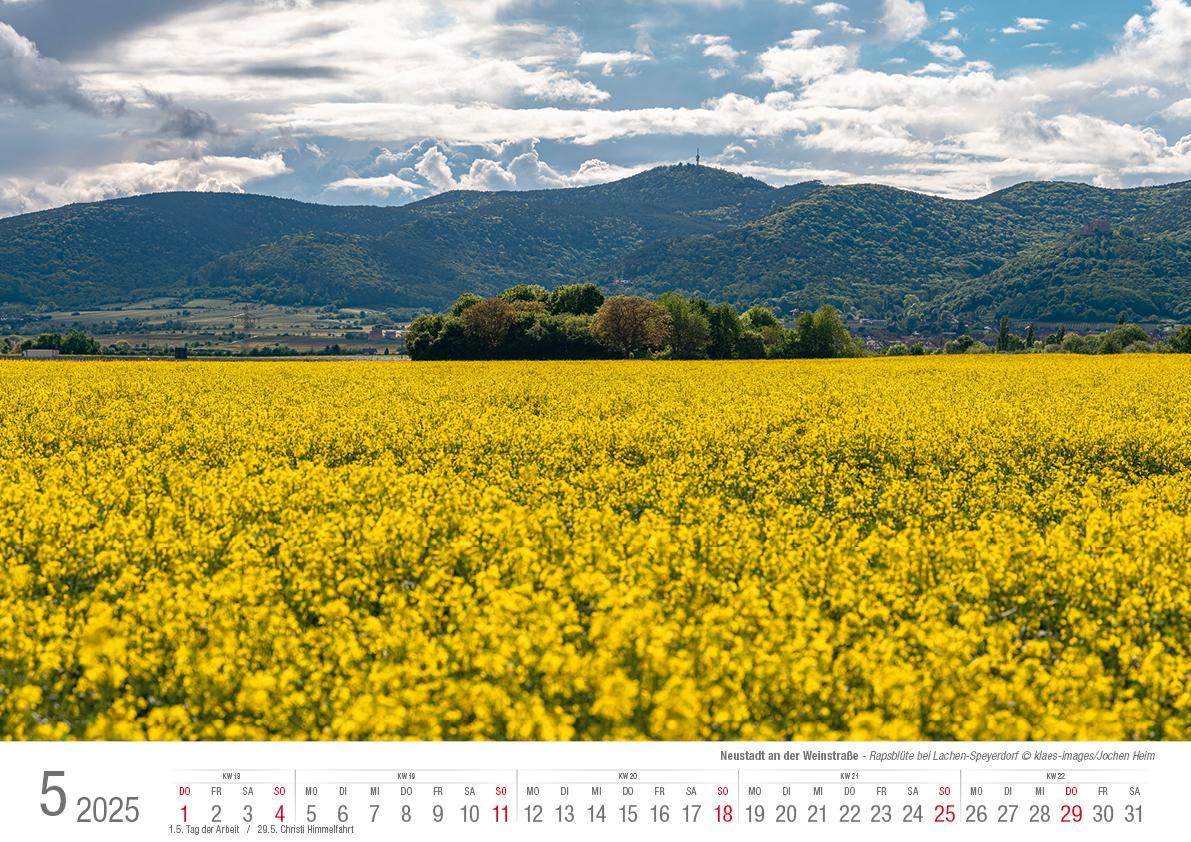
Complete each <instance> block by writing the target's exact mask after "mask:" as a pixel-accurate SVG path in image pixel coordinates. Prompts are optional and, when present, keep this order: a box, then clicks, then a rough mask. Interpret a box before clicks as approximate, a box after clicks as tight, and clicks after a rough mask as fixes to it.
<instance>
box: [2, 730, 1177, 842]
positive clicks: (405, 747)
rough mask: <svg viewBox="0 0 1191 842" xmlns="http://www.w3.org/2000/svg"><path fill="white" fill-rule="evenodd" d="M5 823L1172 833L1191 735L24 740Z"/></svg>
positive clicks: (751, 834) (365, 831) (1035, 835)
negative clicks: (995, 739)
mask: <svg viewBox="0 0 1191 842" xmlns="http://www.w3.org/2000/svg"><path fill="white" fill-rule="evenodd" d="M6 757H8V758H9V760H10V761H11V762H9V763H6V765H5V769H4V771H3V774H2V776H0V783H2V785H3V791H4V793H5V796H4V802H3V810H4V815H5V817H6V818H5V824H6V827H7V828H8V830H9V832H10V833H12V834H15V836H14V838H35V837H37V836H40V837H42V838H62V839H66V838H70V839H91V838H94V839H112V840H116V839H120V840H141V839H144V840H156V839H167V838H176V839H182V838H189V837H192V836H193V837H211V836H214V835H222V834H238V835H240V836H254V837H255V836H275V835H284V834H294V835H299V836H321V835H328V836H334V837H336V838H350V839H361V840H384V839H401V838H427V837H428V836H429V835H432V834H447V835H448V836H449V837H450V838H466V837H471V838H476V839H490V838H491V839H495V838H508V839H557V838H559V835H560V834H565V835H566V836H567V838H577V839H592V840H595V839H607V838H609V834H612V835H614V836H615V837H616V838H623V839H725V840H728V839H740V840H746V839H790V838H799V839H874V838H881V839H906V840H910V839H922V838H930V839H1004V838H1005V837H1006V835H1007V834H1008V835H1012V836H1013V838H1015V839H1055V838H1071V839H1106V840H1107V839H1120V838H1130V839H1132V838H1141V837H1142V836H1143V835H1145V836H1148V837H1152V838H1155V839H1180V838H1183V836H1184V835H1185V828H1184V823H1183V821H1182V818H1181V814H1182V806H1181V801H1180V795H1179V793H1180V787H1181V786H1182V784H1183V782H1184V780H1185V777H1186V772H1187V769H1188V768H1189V766H1188V764H1189V763H1191V755H1189V754H1188V751H1187V748H1186V746H1185V745H1182V744H1175V745H1167V744H1156V743H1136V744H1132V745H1129V746H1122V745H1120V744H1112V743H1045V742H1038V743H847V744H838V743H799V744H791V743H738V744H732V745H725V744H722V743H691V742H678V743H597V744H590V743H518V744H496V743H393V744H386V745H377V744H360V743H345V744H325V743H322V744H298V743H289V744H275V743H252V744H232V745H226V744H224V745H220V744H169V745H144V744H140V745H135V744H129V745H112V744H107V743H97V744H87V745H83V746H77V747H76V746H70V747H66V746H62V747H55V746H21V747H18V749H17V750H16V751H7V752H6Z"/></svg>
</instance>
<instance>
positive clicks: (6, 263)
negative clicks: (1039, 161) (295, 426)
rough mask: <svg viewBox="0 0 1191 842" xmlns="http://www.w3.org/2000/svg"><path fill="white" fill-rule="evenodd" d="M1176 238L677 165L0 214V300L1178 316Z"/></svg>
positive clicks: (1132, 220)
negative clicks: (430, 186)
mask: <svg viewBox="0 0 1191 842" xmlns="http://www.w3.org/2000/svg"><path fill="white" fill-rule="evenodd" d="M1110 231H1111V232H1115V233H1113V234H1111V236H1110V235H1108V234H1107V233H1106V232H1110ZM1081 232H1082V233H1081ZM1089 238H1090V239H1089ZM1188 242H1191V182H1184V183H1181V184H1171V185H1166V186H1162V187H1146V188H1138V189H1131V190H1104V189H1100V188H1096V187H1090V186H1088V185H1083V184H1068V183H1056V182H1031V183H1026V184H1019V185H1016V186H1014V187H1010V188H1008V189H1005V190H1001V191H998V192H996V193H992V194H990V195H988V196H985V197H983V198H980V199H977V200H974V201H956V200H950V199H940V198H937V197H933V196H927V195H923V194H918V193H913V192H909V191H905V190H898V189H894V188H891V187H881V186H875V185H849V186H837V187H824V186H823V185H821V184H819V183H817V182H807V183H805V184H797V185H792V186H789V187H783V188H774V187H771V186H769V185H767V184H764V183H763V182H761V181H757V180H756V179H751V178H746V177H743V176H740V175H735V174H733V173H729V172H725V171H723V170H717V169H713V168H710V167H694V166H689V165H679V166H671V167H659V168H656V169H653V170H650V171H648V172H644V173H641V174H639V175H636V176H633V177H631V178H627V179H623V180H621V181H617V182H612V183H609V184H601V185H595V186H591V187H582V188H571V189H565V190H538V191H528V192H499V193H485V192H469V191H454V192H450V193H444V194H441V195H439V196H435V197H433V198H430V199H426V200H423V201H420V202H415V203H412V204H410V205H406V206H403V207H330V206H322V205H312V204H304V203H301V202H295V201H291V200H286V199H274V198H269V197H264V196H251V195H232V194H211V193H170V194H158V195H150V196H139V197H133V198H128V199H118V200H114V201H107V202H96V203H92V204H83V205H72V206H69V207H64V208H58V209H56V210H51V211H44V212H41V213H34V214H27V215H24V216H18V217H12V218H9V219H2V220H0V303H7V304H10V305H17V306H27V307H43V308H46V307H59V308H61V307H70V308H80V307H87V306H95V305H99V304H108V303H120V302H127V301H131V300H137V299H140V298H144V297H148V296H156V295H166V296H173V297H196V296H215V297H222V298H234V299H237V300H248V301H261V302H272V303H279V304H356V305H361V306H364V305H376V306H402V307H430V308H441V307H443V306H444V305H446V304H447V303H449V302H450V301H452V300H453V299H454V298H455V297H456V296H458V295H459V293H461V292H464V291H468V290H471V291H476V292H480V293H483V294H492V293H495V292H496V291H498V290H500V289H503V288H505V287H507V286H510V285H512V284H515V283H521V282H529V283H541V284H544V285H547V286H551V285H555V284H558V283H563V282H571V281H576V280H595V281H598V282H600V283H602V284H604V285H605V286H606V287H608V288H609V289H610V290H616V291H636V292H643V293H647V294H659V293H662V292H665V291H668V290H676V291H681V292H684V293H687V294H699V295H704V296H706V297H708V298H709V299H712V300H722V301H730V302H732V303H734V304H736V305H738V306H741V307H744V306H748V305H752V304H756V303H765V304H769V305H771V306H774V307H775V308H777V309H778V310H779V311H780V312H782V313H784V314H790V313H793V312H795V311H799V310H809V309H814V308H817V307H818V306H820V305H821V304H824V303H831V304H834V305H836V306H837V307H839V308H840V309H841V310H844V311H845V312H848V313H855V314H860V315H868V316H896V315H898V313H899V312H900V311H901V308H902V307H903V305H904V303H905V302H906V299H907V296H911V295H912V296H914V297H915V298H916V299H917V301H918V302H920V304H919V305H916V307H918V308H919V309H923V308H924V309H925V311H926V312H928V313H933V314H935V315H940V314H958V315H966V314H971V315H979V316H981V317H986V316H995V315H998V314H1002V313H1008V314H1010V315H1013V316H1015V317H1021V318H1037V319H1044V318H1051V317H1053V318H1062V319H1066V318H1072V319H1074V318H1077V317H1078V318H1081V319H1086V320H1091V319H1092V318H1093V317H1096V318H1099V317H1102V316H1103V317H1110V318H1112V319H1115V318H1116V315H1117V314H1118V313H1119V312H1121V311H1122V310H1124V311H1126V312H1132V313H1134V314H1136V315H1137V316H1139V317H1141V316H1171V317H1176V316H1177V317H1179V318H1182V317H1183V315H1184V314H1186V313H1187V310H1188V304H1187V301H1188V297H1187V289H1186V286H1187V284H1188V268H1187V261H1186V255H1187V244H1188Z"/></svg>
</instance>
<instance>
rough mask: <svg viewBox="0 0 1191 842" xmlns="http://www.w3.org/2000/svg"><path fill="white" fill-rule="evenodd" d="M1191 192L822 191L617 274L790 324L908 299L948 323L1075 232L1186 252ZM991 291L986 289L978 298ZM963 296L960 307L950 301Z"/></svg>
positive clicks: (1055, 186)
mask: <svg viewBox="0 0 1191 842" xmlns="http://www.w3.org/2000/svg"><path fill="white" fill-rule="evenodd" d="M1189 188H1191V184H1189V183H1183V184H1175V185H1169V186H1166V187H1150V188H1141V189H1136V190H1102V189H1099V188H1095V187H1090V186H1087V185H1080V184H1064V183H1049V182H1047V183H1037V182H1036V183H1029V184H1020V185H1017V186H1016V187H1013V188H1010V189H1008V190H1003V191H1000V192H999V193H994V194H991V195H989V196H986V197H984V198H982V199H978V200H975V201H956V200H950V199H940V198H936V197H932V196H925V195H922V194H918V193H911V192H908V191H904V190H897V189H894V188H891V187H881V186H875V185H852V186H843V187H827V188H823V189H821V190H818V191H816V192H814V193H812V194H810V195H809V196H807V197H806V198H804V199H802V200H799V201H796V202H794V203H792V204H791V205H789V206H788V207H786V208H783V209H782V210H780V211H778V212H776V213H773V214H771V215H769V216H766V217H764V218H761V219H758V220H756V221H754V222H750V223H746V224H744V225H741V226H735V227H732V228H730V229H727V230H725V231H721V232H717V233H714V234H710V235H704V236H696V237H688V238H685V239H679V240H672V241H667V242H660V243H654V244H651V245H647V246H644V247H642V248H640V249H638V250H636V251H634V252H632V253H630V254H629V255H628V256H626V257H625V258H624V260H623V261H621V262H620V264H619V265H618V266H617V267H616V268H615V270H614V272H613V274H615V275H619V276H620V277H622V278H623V280H624V282H625V283H626V284H627V285H628V287H629V288H631V289H635V290H638V291H642V292H646V293H650V294H656V293H659V292H664V291H666V290H669V289H676V290H682V291H684V292H687V293H695V294H700V295H704V294H706V295H718V296H722V297H724V298H727V299H728V300H732V301H737V302H739V303H742V304H751V303H765V304H769V305H771V306H774V307H776V308H777V309H779V310H781V311H786V312H789V311H793V310H806V309H813V308H815V307H817V306H819V305H820V304H824V303H831V304H834V305H835V306H837V307H839V308H840V309H842V310H844V311H847V312H856V313H860V314H864V315H869V316H879V315H894V314H896V312H897V308H898V307H899V306H900V305H901V304H902V302H903V301H904V299H905V297H906V296H907V295H915V296H916V297H918V298H919V299H920V300H923V301H931V302H935V303H936V306H937V308H940V309H942V308H948V307H952V306H953V307H959V308H961V309H959V310H955V311H952V312H961V313H965V312H968V311H969V310H970V309H972V308H975V307H979V309H980V310H981V311H989V312H993V313H999V312H1000V306H999V303H998V299H997V294H996V293H995V292H993V290H994V289H997V288H998V287H997V286H996V285H998V284H1000V283H1002V278H1003V277H1006V276H1001V275H994V273H995V272H996V271H997V270H998V269H1001V268H1002V267H1003V266H1007V264H1008V263H1009V262H1010V261H1013V260H1014V259H1015V258H1018V257H1019V255H1020V256H1022V258H1023V260H1024V259H1025V258H1026V256H1027V255H1031V254H1033V252H1032V251H1031V249H1034V248H1035V247H1039V246H1041V245H1043V244H1045V243H1048V242H1051V241H1055V240H1060V239H1062V238H1065V237H1067V236H1068V235H1071V234H1072V232H1073V231H1074V230H1077V229H1079V228H1081V227H1088V226H1090V225H1095V224H1100V225H1105V226H1109V227H1111V226H1134V227H1135V230H1137V231H1138V232H1140V233H1143V234H1146V235H1157V234H1162V235H1164V236H1167V237H1169V238H1170V240H1171V242H1172V243H1176V244H1177V243H1179V242H1184V243H1185V242H1186V241H1187V224H1188V222H1187V221H1188V219H1191V189H1189ZM1131 230H1133V229H1131ZM1143 251H1144V250H1135V251H1134V252H1132V254H1138V255H1140V254H1142V253H1143ZM1163 254H1165V252H1163ZM1158 256H1159V255H1158V254H1157V253H1155V254H1154V257H1155V259H1157V258H1158ZM1163 260H1164V261H1166V262H1163V263H1162V264H1161V265H1157V266H1155V267H1153V271H1154V273H1156V275H1155V276H1157V275H1160V274H1161V273H1163V272H1167V271H1170V272H1175V273H1176V274H1177V273H1178V271H1179V270H1178V268H1177V267H1178V265H1179V263H1178V260H1177V259H1173V258H1172V260H1173V262H1171V261H1170V260H1167V258H1166V257H1164V258H1163ZM1141 262H1143V263H1144V262H1145V259H1144V258H1141ZM1029 265H1033V264H1031V263H1029V262H1028V261H1027V262H1026V263H1023V264H1022V267H1027V266H1029ZM1069 268H1072V271H1074V269H1073V267H1069ZM1005 271H1006V273H1011V272H1013V271H1014V270H1013V269H1010V268H1008V267H1007V268H1006V270H1005ZM1021 271H1026V272H1028V271H1029V269H1028V268H1022V270H1021ZM1126 275H1128V277H1129V278H1131V279H1132V280H1133V281H1135V282H1137V283H1138V284H1141V285H1142V286H1140V287H1138V288H1137V289H1135V290H1134V291H1133V292H1134V294H1135V296H1136V297H1137V300H1138V301H1139V302H1140V301H1142V300H1149V301H1151V302H1152V303H1153V305H1154V307H1155V308H1157V309H1151V310H1150V312H1152V313H1154V314H1162V315H1174V314H1175V312H1176V309H1175V302H1174V299H1173V298H1171V297H1170V296H1169V295H1167V294H1166V293H1165V292H1160V291H1158V290H1155V289H1151V288H1150V287H1149V286H1147V284H1150V283H1151V282H1152V279H1150V275H1149V274H1147V273H1146V272H1138V271H1136V267H1134V271H1130V272H1128V273H1126V272H1124V270H1123V269H1122V270H1121V271H1119V272H1117V274H1116V276H1117V277H1119V278H1121V279H1122V280H1124V279H1125V276H1126ZM986 284H989V285H992V286H990V287H989V288H988V290H985V285H986ZM961 288H962V289H964V290H965V291H966V295H964V296H960V295H957V294H955V293H956V291H957V290H958V289H961ZM1082 289H1083V291H1084V292H1085V293H1087V294H1092V293H1093V292H1094V291H1096V290H1099V289H1101V287H1100V286H1098V285H1097V284H1095V283H1091V284H1085V285H1084V286H1083V287H1082ZM1120 301H1121V296H1120V295H1118V294H1114V296H1113V297H1112V299H1111V304H1110V303H1108V302H1097V301H1095V300H1089V301H1086V302H1084V309H1086V310H1088V311H1108V310H1111V309H1112V308H1113V307H1116V306H1117V304H1119V303H1120ZM1035 303H1038V302H1035ZM1023 315H1024V314H1023ZM1115 316H1116V312H1113V317H1114V318H1115Z"/></svg>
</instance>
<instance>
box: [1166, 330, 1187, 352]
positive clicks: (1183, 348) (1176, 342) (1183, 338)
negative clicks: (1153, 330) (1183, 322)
mask: <svg viewBox="0 0 1191 842" xmlns="http://www.w3.org/2000/svg"><path fill="white" fill-rule="evenodd" d="M1168 344H1169V345H1170V350H1172V351H1174V352H1175V353H1177V354H1191V325H1188V326H1186V327H1181V328H1179V329H1178V330H1177V331H1175V333H1174V334H1173V335H1172V336H1171V337H1170V341H1169V343H1168Z"/></svg>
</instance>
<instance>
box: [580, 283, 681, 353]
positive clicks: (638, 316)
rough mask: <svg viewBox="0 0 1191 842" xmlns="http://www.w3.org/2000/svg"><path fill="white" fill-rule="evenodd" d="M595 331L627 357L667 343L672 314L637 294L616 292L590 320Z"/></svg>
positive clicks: (600, 338) (593, 332)
mask: <svg viewBox="0 0 1191 842" xmlns="http://www.w3.org/2000/svg"><path fill="white" fill-rule="evenodd" d="M591 332H592V334H593V335H594V336H595V337H596V338H597V339H598V340H599V341H600V342H602V343H604V344H605V345H607V346H608V347H609V348H612V349H613V350H614V351H616V352H618V353H619V354H621V355H622V356H623V357H624V358H625V359H628V358H629V357H631V356H633V355H634V354H637V353H640V352H642V351H648V350H655V349H658V348H661V347H662V346H663V345H665V343H666V340H667V339H668V338H669V335H670V313H669V311H667V310H666V308H665V307H663V306H661V305H660V304H657V303H656V302H653V301H647V300H646V299H644V298H641V297H640V296H636V295H614V296H612V297H611V298H608V299H607V300H605V301H604V303H603V305H602V306H601V307H600V309H599V311H598V312H596V314H595V318H594V319H593V320H592V322H591Z"/></svg>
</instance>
